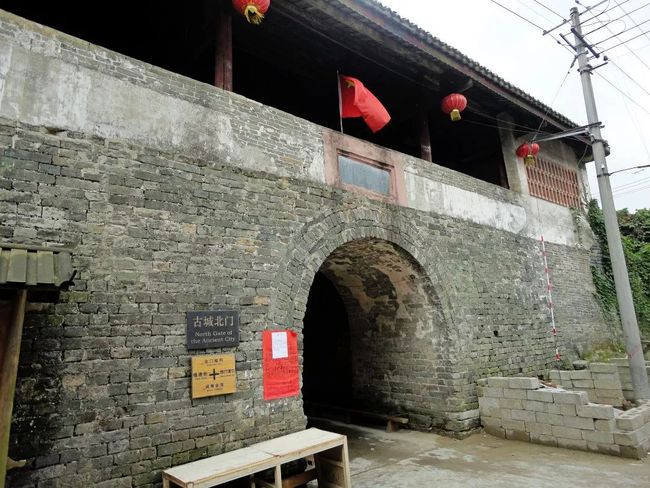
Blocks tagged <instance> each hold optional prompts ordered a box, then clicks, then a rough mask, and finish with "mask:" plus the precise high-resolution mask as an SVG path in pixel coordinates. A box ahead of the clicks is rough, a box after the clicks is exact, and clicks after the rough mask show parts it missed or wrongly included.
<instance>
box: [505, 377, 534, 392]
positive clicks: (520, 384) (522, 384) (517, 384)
mask: <svg viewBox="0 0 650 488" xmlns="http://www.w3.org/2000/svg"><path fill="white" fill-rule="evenodd" d="M508 380H509V382H510V388H522V389H524V390H537V389H538V388H539V386H540V384H539V380H538V379H537V378H508Z"/></svg>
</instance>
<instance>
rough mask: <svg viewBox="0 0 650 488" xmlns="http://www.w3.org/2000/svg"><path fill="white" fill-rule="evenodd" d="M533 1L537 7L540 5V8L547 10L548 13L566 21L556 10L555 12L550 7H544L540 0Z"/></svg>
mask: <svg viewBox="0 0 650 488" xmlns="http://www.w3.org/2000/svg"><path fill="white" fill-rule="evenodd" d="M533 1H534V2H535V3H536V4H537V5H540V6H542V7H544V8H545V9H546V10H548V11H549V12H551V13H552V14H555V15H557V16H558V17H559V18H561V19H562V20H566V19H565V18H564V17H562V16H561V15H560V14H558V13H557V12H556V11H555V10H553V9H552V8H550V7H547V6H546V5H544V4H543V3H542V2H540V1H538V0H533Z"/></svg>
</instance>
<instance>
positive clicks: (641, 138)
mask: <svg viewBox="0 0 650 488" xmlns="http://www.w3.org/2000/svg"><path fill="white" fill-rule="evenodd" d="M380 1H381V3H383V4H385V5H386V6H388V7H390V8H391V9H393V10H395V11H396V12H398V13H399V14H400V15H401V16H402V17H406V18H407V19H409V20H411V21H412V22H414V23H415V24H417V25H418V26H420V27H422V28H423V29H425V30H427V31H429V32H430V33H431V34H433V35H434V36H436V37H438V38H439V39H441V40H442V41H444V42H446V43H448V44H450V45H451V46H453V47H455V48H456V49H458V50H460V51H461V52H462V53H464V54H466V55H468V56H469V57H471V58H473V59H474V60H475V61H477V62H479V63H481V64H482V65H483V66H485V67H486V68H488V69H489V70H491V71H492V72H494V73H496V74H497V75H499V76H501V77H502V78H504V79H505V80H506V81H509V82H510V83H512V84H514V85H516V86H518V87H519V88H521V89H522V90H524V91H525V92H527V93H529V94H530V95H532V96H533V97H535V98H537V99H538V100H541V101H542V102H544V103H546V104H548V105H551V107H552V108H553V109H555V110H557V111H558V112H560V113H562V114H564V115H566V116H567V117H569V118H570V119H571V120H573V121H575V122H576V123H578V124H581V125H582V124H586V123H587V116H586V112H585V107H584V99H583V97H582V88H581V85H580V77H579V74H578V72H577V70H576V68H577V64H576V66H575V67H574V68H573V69H572V70H571V73H570V75H569V76H568V78H567V79H566V81H565V82H564V84H563V85H562V87H561V89H560V86H561V83H562V80H563V79H564V77H565V74H566V73H567V71H568V70H569V67H570V65H571V62H572V60H573V57H572V54H571V53H570V52H569V51H568V50H567V49H564V48H563V47H561V46H560V45H558V44H557V43H556V41H555V40H554V39H552V38H551V37H550V36H549V35H546V36H543V35H542V31H541V30H540V29H538V28H537V27H535V26H533V25H531V24H529V23H527V22H525V21H524V20H521V19H519V18H517V17H516V16H515V15H513V14H512V13H509V12H507V11H506V10H504V9H502V8H501V7H499V6H498V5H496V4H494V3H493V2H491V1H490V0H453V1H448V0H380ZM497 1H498V2H499V3H500V4H502V5H504V6H506V7H508V8H510V9H511V10H514V11H515V12H517V13H519V14H520V15H522V16H523V17H525V18H527V19H529V20H530V21H532V22H534V23H535V24H537V25H538V26H540V27H542V28H544V29H549V28H551V27H554V26H556V25H558V24H559V23H561V22H562V18H560V17H559V16H558V15H556V13H557V14H559V15H561V16H563V17H564V18H565V19H567V18H568V17H569V11H570V9H571V8H572V7H574V6H576V2H575V1H574V0H540V1H539V3H537V2H536V1H535V0H497ZM580 1H581V3H582V4H583V5H584V6H591V5H596V4H597V3H598V2H599V1H600V0H580ZM540 3H541V4H543V5H545V6H546V7H548V8H549V9H551V10H553V11H554V12H555V13H553V12H551V11H549V10H547V9H545V8H544V7H542V6H541V5H540ZM619 5H620V7H619ZM579 8H580V12H582V11H584V10H585V8H584V7H579ZM606 9H607V10H606ZM623 9H624V10H625V12H624V11H623ZM635 9H639V10H637V11H634V10H635ZM605 10H606V11H605ZM591 12H593V13H586V14H584V15H583V16H582V17H581V20H582V21H583V23H584V26H583V32H584V33H588V32H589V31H591V30H593V29H596V28H599V27H601V28H600V29H598V30H597V31H595V32H593V33H592V34H590V35H588V36H587V39H588V40H589V41H590V42H592V43H601V44H599V45H600V47H601V49H606V48H612V49H611V50H609V51H608V52H607V53H605V54H606V55H608V56H609V57H610V59H611V61H613V63H611V62H610V64H608V65H607V66H603V67H601V68H599V69H598V70H597V72H598V73H599V74H600V75H601V76H603V77H604V78H606V79H607V80H608V81H609V82H611V83H612V84H613V85H615V86H616V87H617V88H618V89H619V90H622V91H623V92H625V93H626V94H628V95H629V97H630V98H632V99H633V100H634V101H630V100H629V99H627V98H626V97H625V96H624V95H622V94H621V93H620V92H619V91H617V90H616V89H615V88H613V87H612V86H611V85H609V84H608V83H607V82H606V81H604V80H603V79H602V78H600V77H599V76H596V75H594V76H593V77H592V78H593V83H594V92H595V94H596V103H597V105H598V112H599V117H600V120H601V122H602V123H603V124H604V126H605V128H604V129H603V137H604V138H605V139H607V140H608V141H609V144H610V146H611V150H612V153H611V155H610V156H609V157H608V158H607V163H608V165H609V171H610V172H613V171H616V170H619V169H623V168H628V167H631V166H638V165H642V164H650V135H649V134H650V93H649V92H650V20H649V19H650V3H649V2H648V0H609V1H607V2H605V3H603V4H602V5H600V6H598V7H597V8H595V9H593V10H592V11H591ZM626 12H627V13H628V14H629V16H625V13H626ZM599 13H602V14H601V15H597V16H596V17H595V18H594V15H596V14H599ZM619 17H622V18H621V19H620V20H617V19H618V18H619ZM630 18H631V19H632V20H630ZM609 21H612V22H611V23H608V22H609ZM644 21H648V22H646V23H644ZM634 22H636V24H638V27H637V26H635V25H634ZM604 23H608V25H607V26H606V27H604V26H603V24H604ZM624 31H626V32H624ZM560 32H561V33H563V34H567V32H569V29H568V27H567V26H565V27H563V28H561V29H558V30H557V31H555V32H554V34H555V33H560ZM645 32H647V33H646V34H644V33H645ZM614 34H618V38H617V37H614ZM609 37H611V39H609V40H606V38H609ZM634 37H636V39H631V38H634ZM557 38H558V39H559V36H557ZM568 38H569V37H567V39H568ZM629 39H631V40H629ZM626 40H629V42H626V43H624V44H623V45H620V46H619V47H615V46H616V45H617V44H619V43H621V41H626ZM628 48H629V49H628ZM599 63H600V62H599V61H598V60H594V61H592V64H593V65H596V64H599ZM614 63H615V65H617V66H618V67H619V68H621V69H622V70H623V71H624V72H625V73H626V74H627V76H626V74H623V73H622V72H621V71H620V70H619V69H618V68H617V67H616V66H615V65H614ZM632 80H634V81H632ZM558 89H559V92H558ZM556 94H557V96H556ZM635 102H636V103H637V104H638V105H636V104H635ZM470 103H471V100H470ZM587 169H588V171H589V176H590V185H591V192H592V194H593V195H594V196H597V195H598V185H597V183H596V178H595V171H594V164H593V163H588V164H587ZM611 181H612V187H613V188H614V200H615V202H616V207H617V208H619V209H620V208H625V207H627V208H628V209H630V210H634V209H637V208H650V168H648V169H645V170H642V171H638V172H635V171H627V172H624V173H619V174H616V175H612V177H611Z"/></svg>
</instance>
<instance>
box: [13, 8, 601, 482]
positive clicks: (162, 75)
mask: <svg viewBox="0 0 650 488" xmlns="http://www.w3.org/2000/svg"><path fill="white" fill-rule="evenodd" d="M331 139H332V137H331V134H330V132H329V131H327V130H324V129H323V128H321V127H318V126H316V125H314V124H311V123H309V122H306V121H304V120H301V119H298V118H296V117H293V116H291V115H289V114H286V113H283V112H280V111H278V110H275V109H272V108H270V107H265V106H262V105H260V104H258V103H255V102H252V101H250V100H247V99H244V98H242V97H240V96H238V95H236V94H232V93H226V92H223V91H221V90H217V89H215V88H213V87H210V86H207V85H204V84H201V83H198V82H195V81H193V80H189V79H186V78H183V77H181V76H178V75H175V74H172V73H169V72H166V71H164V70H162V69H159V68H155V67H152V66H149V65H146V64H144V63H141V62H138V61H136V60H133V59H129V58H126V57H124V56H121V55H118V54H115V53H112V52H109V51H106V50H104V49H101V48H98V47H96V46H91V45H88V44H87V43H84V42H82V41H79V40H77V39H73V38H70V37H69V36H65V35H63V34H60V33H57V32H54V31H52V30H49V29H46V28H43V27H40V26H37V25H35V24H32V23H29V22H25V21H23V20H21V19H18V18H16V17H14V16H11V15H9V14H6V13H2V14H1V15H0V238H1V239H3V240H6V241H10V242H13V243H25V244H62V245H65V246H67V247H70V248H72V249H73V259H74V263H73V264H74V267H75V268H76V269H77V270H78V274H77V277H76V279H75V283H74V287H73V288H72V289H71V290H70V291H66V292H63V293H61V295H60V298H59V300H58V302H56V303H53V304H40V303H32V304H31V305H30V309H29V314H28V316H27V318H26V327H25V332H24V341H23V347H22V353H21V365H20V373H19V382H18V391H17V397H16V408H15V415H14V417H15V422H14V425H13V427H12V445H11V452H10V454H11V455H12V457H13V458H27V459H28V460H29V461H30V464H29V467H28V468H27V469H26V470H24V471H21V472H14V473H13V474H12V475H11V483H12V485H11V486H15V487H23V486H41V487H49V486H66V487H74V486H86V485H87V484H88V483H93V484H94V485H95V486H97V487H99V488H102V487H109V486H110V487H120V486H153V485H154V484H156V483H157V482H159V481H160V470H161V469H164V468H166V467H169V466H171V465H176V464H179V463H184V462H187V461H190V460H193V459H197V458H200V457H204V456H206V455H210V454H215V453H219V452H222V451H224V450H231V449H235V448H238V447H241V446H243V445H247V444H250V443H253V442H256V441H259V440H262V439H265V438H269V437H273V436H276V435H278V434H281V433H286V432H289V431H295V430H298V429H301V428H303V427H304V425H305V417H304V415H303V410H302V403H301V399H300V398H292V399H287V400H278V401H273V402H265V401H264V400H263V399H262V379H261V332H262V330H263V329H264V327H265V326H266V325H268V324H269V323H277V324H281V325H283V326H288V327H293V328H295V329H296V330H297V331H298V332H300V330H301V327H302V317H303V315H304V310H305V305H306V302H307V296H308V292H309V288H310V286H311V282H312V280H313V277H314V274H315V273H316V271H317V270H318V269H319V268H320V266H321V265H322V263H323V262H324V261H325V260H326V258H327V257H328V256H329V255H330V254H331V253H332V252H333V251H335V250H336V249H337V248H339V247H340V246H342V245H343V244H345V243H347V242H351V241H353V240H355V239H362V238H376V239H382V240H386V241H389V242H391V243H393V244H394V245H396V246H398V247H399V248H401V249H402V250H404V251H405V252H406V253H407V254H409V255H410V256H411V257H412V258H413V260H414V261H415V262H417V263H418V266H419V267H420V268H421V270H422V273H423V275H425V276H426V277H427V280H428V281H429V282H430V284H431V285H430V286H431V287H432V290H433V291H432V293H435V294H436V296H437V298H436V303H439V313H440V315H441V317H442V321H441V323H442V325H441V326H440V327H441V328H442V329H444V330H442V331H440V332H441V333H442V334H444V335H445V336H446V337H447V338H448V344H449V347H448V349H446V350H445V355H446V357H445V358H444V359H442V360H440V361H439V363H436V364H431V368H432V371H435V373H436V388H437V389H436V395H439V396H440V397H442V398H443V401H439V405H440V409H439V410H437V411H432V412H431V414H430V418H429V419H428V423H429V426H431V427H436V428H441V429H447V430H450V431H462V430H465V429H467V428H469V427H471V426H473V425H476V417H477V414H476V412H475V409H476V408H477V407H478V400H477V396H476V389H475V380H476V379H477V378H481V377H485V376H488V375H495V374H503V375H509V374H513V373H527V374H535V373H540V372H542V371H545V370H546V369H548V366H549V365H550V363H551V362H552V359H553V352H554V351H552V348H551V344H552V340H551V338H550V336H549V333H548V330H549V327H548V320H547V317H546V309H545V304H544V301H543V300H542V299H541V298H540V297H541V296H543V294H544V286H543V272H542V267H541V261H540V255H539V245H538V238H539V233H540V232H542V231H543V232H544V234H545V236H546V239H547V241H548V242H549V243H550V244H549V260H550V263H551V267H552V272H553V274H554V282H555V292H554V293H555V296H556V310H557V316H558V321H559V323H561V324H562V326H563V327H562V328H561V329H560V341H561V347H562V349H563V351H565V353H566V355H568V356H571V355H572V354H574V349H573V348H574V346H575V345H581V346H588V345H589V344H591V343H593V342H595V341H598V340H601V339H602V338H606V337H607V336H608V335H609V332H610V331H609V330H608V328H607V327H606V325H605V324H604V322H603V320H602V317H601V314H600V310H599V308H598V305H597V303H596V301H595V299H594V288H593V285H592V283H591V273H590V269H589V248H590V246H591V237H590V232H589V230H588V229H587V228H586V226H585V222H584V218H583V217H581V216H580V215H579V214H578V213H573V214H572V213H571V211H569V210H568V209H566V208H563V207H558V206H556V205H553V204H549V203H545V202H540V201H536V200H535V199H531V198H529V197H526V196H523V195H520V194H517V193H514V192H511V191H508V190H504V189H502V188H498V187H495V186H492V185H489V184H487V183H484V182H481V181H478V180H475V179H473V178H470V177H467V176H464V175H462V174H459V173H456V172H454V171H451V170H449V169H446V168H443V167H440V166H437V165H433V164H428V163H426V162H424V161H421V160H418V159H416V158H412V157H408V156H405V155H401V154H398V153H394V152H392V151H388V150H385V149H381V153H382V154H386V155H388V156H390V157H391V158H394V159H395V160H397V162H398V168H397V170H399V171H401V172H403V177H404V181H405V190H406V197H407V199H406V202H405V203H404V204H402V205H396V204H391V203H385V202H380V201H376V200H369V199H368V198H366V197H364V196H363V195H360V194H355V193H352V192H348V191H344V190H342V189H339V188H336V187H333V186H330V185H327V184H326V183H325V176H324V174H325V168H324V152H325V146H326V144H328V142H326V141H330V140H331ZM366 146H368V148H369V150H370V149H373V150H375V151H377V150H378V149H377V148H376V147H374V146H373V147H372V148H370V145H366ZM388 156H387V157H388ZM217 306H229V307H235V308H237V309H239V310H240V311H241V344H240V345H239V347H238V348H237V349H236V351H235V352H236V358H237V372H238V392H237V393H235V394H233V395H229V396H222V397H213V398H208V399H200V400H191V399H190V391H189V385H190V371H189V362H190V353H189V352H188V350H187V348H186V346H185V313H186V312H187V311H192V310H205V309H210V308H212V307H217ZM410 360H411V358H410V357H409V356H404V358H403V361H404V362H405V363H408V362H409V361H410ZM416 366H417V367H414V368H412V370H413V372H414V374H418V375H422V376H424V377H425V379H427V378H429V376H430V373H429V372H427V371H422V368H421V367H420V365H416ZM426 394H427V390H424V389H419V390H418V391H414V392H413V395H414V397H413V398H412V400H413V402H417V396H416V395H426ZM467 412H470V413H467ZM422 420H423V421H424V419H422Z"/></svg>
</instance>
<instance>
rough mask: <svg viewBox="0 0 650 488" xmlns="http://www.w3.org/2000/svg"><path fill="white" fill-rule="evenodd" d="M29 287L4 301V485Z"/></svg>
mask: <svg viewBox="0 0 650 488" xmlns="http://www.w3.org/2000/svg"><path fill="white" fill-rule="evenodd" d="M26 303H27V290H18V291H17V292H16V294H15V297H14V300H13V302H11V303H8V304H7V303H5V304H1V303H0V488H4V486H5V478H6V475H7V464H8V459H9V433H10V429H11V414H12V410H13V406H14V392H15V390H16V375H17V374H18V358H19V357H20V342H21V339H22V336H23V320H24V318H25V305H26Z"/></svg>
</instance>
